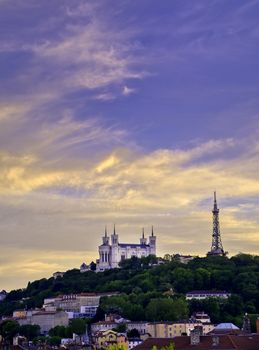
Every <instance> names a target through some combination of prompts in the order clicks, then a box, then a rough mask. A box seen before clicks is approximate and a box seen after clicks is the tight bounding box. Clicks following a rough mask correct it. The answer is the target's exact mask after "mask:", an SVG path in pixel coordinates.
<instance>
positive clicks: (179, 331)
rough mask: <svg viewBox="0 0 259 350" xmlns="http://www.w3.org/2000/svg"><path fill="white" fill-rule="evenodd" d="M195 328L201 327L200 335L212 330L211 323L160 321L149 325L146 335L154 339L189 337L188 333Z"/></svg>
mask: <svg viewBox="0 0 259 350" xmlns="http://www.w3.org/2000/svg"><path fill="white" fill-rule="evenodd" d="M197 326H200V327H201V330H202V334H207V333H209V332H211V331H212V330H213V329H214V325H213V324H212V323H201V322H200V321H193V320H182V321H175V322H173V321H161V322H152V323H149V324H148V326H147V333H149V334H150V335H151V337H154V338H173V337H176V336H180V335H190V332H191V331H192V330H193V329H194V328H195V327H197Z"/></svg>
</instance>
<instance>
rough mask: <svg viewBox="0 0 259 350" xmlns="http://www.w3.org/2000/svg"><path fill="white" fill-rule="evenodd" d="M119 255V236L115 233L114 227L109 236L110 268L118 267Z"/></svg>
mask: <svg viewBox="0 0 259 350" xmlns="http://www.w3.org/2000/svg"><path fill="white" fill-rule="evenodd" d="M120 258H121V257H120V254H119V235H118V234H117V233H116V228H115V225H114V228H113V234H112V235H111V267H112V268H115V267H118V266H119V262H120Z"/></svg>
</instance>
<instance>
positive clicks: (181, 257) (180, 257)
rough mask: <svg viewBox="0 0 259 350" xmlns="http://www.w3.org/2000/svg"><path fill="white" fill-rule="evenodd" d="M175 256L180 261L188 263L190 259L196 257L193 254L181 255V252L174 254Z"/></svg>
mask: <svg viewBox="0 0 259 350" xmlns="http://www.w3.org/2000/svg"><path fill="white" fill-rule="evenodd" d="M173 258H174V259H176V260H178V261H180V263H182V264H188V263H189V262H190V261H192V260H193V259H195V256H192V255H181V254H174V255H173Z"/></svg>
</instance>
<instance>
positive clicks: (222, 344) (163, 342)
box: [134, 331, 259, 350]
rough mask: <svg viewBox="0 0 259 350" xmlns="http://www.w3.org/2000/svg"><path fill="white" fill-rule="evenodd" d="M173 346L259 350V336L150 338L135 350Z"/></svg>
mask: <svg viewBox="0 0 259 350" xmlns="http://www.w3.org/2000/svg"><path fill="white" fill-rule="evenodd" d="M171 344H173V346H174V350H194V349H195V350H223V349H224V350H259V334H250V335H233V334H231V335H229V334H225V335H207V336H201V335H200V334H199V333H198V332H197V331H196V332H193V333H192V334H191V335H190V336H183V337H175V338H174V339H170V338H165V339H161V338H149V339H147V340H145V341H144V342H143V343H142V344H140V345H137V346H136V347H135V348H134V350H151V349H152V348H153V347H154V346H155V347H156V348H157V350H162V349H163V348H165V347H168V346H170V345H171Z"/></svg>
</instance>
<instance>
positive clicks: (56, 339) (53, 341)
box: [47, 336, 61, 346]
mask: <svg viewBox="0 0 259 350" xmlns="http://www.w3.org/2000/svg"><path fill="white" fill-rule="evenodd" d="M47 342H48V344H49V345H50V346H59V345H60V343H61V338H60V337H57V336H53V337H49V338H48V339H47Z"/></svg>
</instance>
